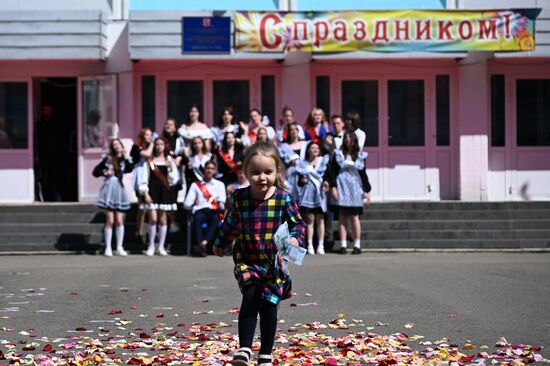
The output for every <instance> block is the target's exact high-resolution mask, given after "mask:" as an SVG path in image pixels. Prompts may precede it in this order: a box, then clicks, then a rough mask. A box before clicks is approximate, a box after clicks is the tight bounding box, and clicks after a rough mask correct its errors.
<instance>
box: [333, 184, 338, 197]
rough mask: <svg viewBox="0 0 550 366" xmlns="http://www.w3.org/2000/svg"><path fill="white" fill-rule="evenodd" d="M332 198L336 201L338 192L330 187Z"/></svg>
mask: <svg viewBox="0 0 550 366" xmlns="http://www.w3.org/2000/svg"><path fill="white" fill-rule="evenodd" d="M332 198H334V199H335V200H338V190H337V189H336V187H332Z"/></svg>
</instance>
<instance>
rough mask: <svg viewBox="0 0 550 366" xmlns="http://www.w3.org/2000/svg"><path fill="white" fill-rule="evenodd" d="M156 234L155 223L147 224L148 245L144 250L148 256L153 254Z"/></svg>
mask: <svg viewBox="0 0 550 366" xmlns="http://www.w3.org/2000/svg"><path fill="white" fill-rule="evenodd" d="M156 236H157V225H149V247H148V248H147V252H145V254H146V255H148V256H153V255H155V238H156Z"/></svg>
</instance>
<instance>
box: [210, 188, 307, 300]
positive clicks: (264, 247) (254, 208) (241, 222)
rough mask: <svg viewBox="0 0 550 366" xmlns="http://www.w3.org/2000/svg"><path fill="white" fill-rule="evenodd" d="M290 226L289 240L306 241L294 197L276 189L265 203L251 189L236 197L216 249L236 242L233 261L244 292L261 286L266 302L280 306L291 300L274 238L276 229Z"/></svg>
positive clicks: (216, 243)
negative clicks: (284, 224)
mask: <svg viewBox="0 0 550 366" xmlns="http://www.w3.org/2000/svg"><path fill="white" fill-rule="evenodd" d="M285 221H286V222H288V229H289V232H290V236H291V237H294V238H296V239H297V240H298V243H300V245H301V244H302V242H303V240H304V233H305V223H304V221H303V220H302V217H301V216H300V211H299V209H298V205H297V203H296V201H295V200H294V199H293V198H292V196H291V195H290V194H289V193H288V192H286V191H284V190H282V189H280V188H276V189H275V193H274V194H273V196H271V197H270V198H268V199H266V200H264V201H258V200H255V199H254V198H253V197H252V192H251V189H250V187H247V188H242V189H238V190H236V191H235V193H233V195H232V197H231V200H230V204H229V208H228V212H227V215H226V216H225V221H224V223H223V226H222V227H221V229H220V231H219V233H218V236H217V238H216V241H215V243H214V245H216V246H217V247H219V248H225V247H227V246H229V245H231V243H232V242H233V240H235V239H236V241H235V246H234V248H233V260H234V262H235V269H234V274H235V278H236V279H237V281H238V283H239V288H240V289H241V291H242V289H243V288H244V287H246V286H248V285H250V284H255V283H259V284H260V285H261V287H262V296H263V298H264V299H265V300H267V301H269V302H271V303H274V304H278V303H279V302H280V301H281V300H284V299H285V298H288V297H290V292H291V291H290V284H291V281H290V277H288V275H286V274H284V273H283V272H282V270H280V266H279V265H275V263H276V262H275V261H276V260H277V247H276V245H275V243H274V242H273V235H274V234H275V232H276V231H277V228H278V227H279V226H280V225H281V224H282V223H283V222H285Z"/></svg>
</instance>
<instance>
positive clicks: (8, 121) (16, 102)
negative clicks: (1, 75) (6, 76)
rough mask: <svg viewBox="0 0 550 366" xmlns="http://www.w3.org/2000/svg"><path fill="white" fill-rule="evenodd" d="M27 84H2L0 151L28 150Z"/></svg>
mask: <svg viewBox="0 0 550 366" xmlns="http://www.w3.org/2000/svg"><path fill="white" fill-rule="evenodd" d="M28 123H29V120H28V98H27V83H20V82H5V83H0V149H26V148H28V147H29V144H28Z"/></svg>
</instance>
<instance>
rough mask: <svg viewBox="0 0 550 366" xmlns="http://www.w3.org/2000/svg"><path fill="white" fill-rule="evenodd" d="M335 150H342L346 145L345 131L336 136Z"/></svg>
mask: <svg viewBox="0 0 550 366" xmlns="http://www.w3.org/2000/svg"><path fill="white" fill-rule="evenodd" d="M333 139H334V148H335V149H337V150H340V149H341V148H342V144H343V143H344V131H342V132H340V133H339V134H337V135H334V137H333Z"/></svg>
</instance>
